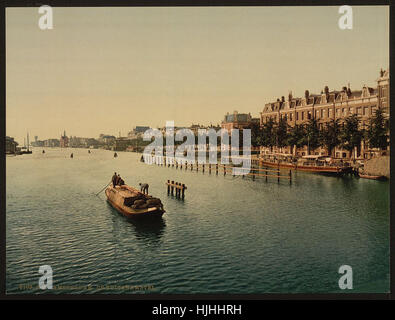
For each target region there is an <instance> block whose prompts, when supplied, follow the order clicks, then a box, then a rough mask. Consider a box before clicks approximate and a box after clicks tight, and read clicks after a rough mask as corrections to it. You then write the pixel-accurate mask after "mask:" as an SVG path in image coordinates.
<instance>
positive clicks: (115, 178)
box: [111, 172, 117, 187]
mask: <svg viewBox="0 0 395 320" xmlns="http://www.w3.org/2000/svg"><path fill="white" fill-rule="evenodd" d="M111 181H112V186H113V187H115V186H116V185H117V173H116V172H114V175H113V176H112V179H111Z"/></svg>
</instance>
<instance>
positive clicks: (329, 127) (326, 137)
mask: <svg viewBox="0 0 395 320" xmlns="http://www.w3.org/2000/svg"><path fill="white" fill-rule="evenodd" d="M340 131H341V128H340V125H339V120H337V119H336V120H331V121H330V122H328V123H327V124H326V126H325V127H323V128H322V130H321V131H320V145H321V146H323V147H325V148H326V149H327V150H328V154H329V155H332V151H333V149H334V148H335V147H336V146H338V145H339V144H340Z"/></svg>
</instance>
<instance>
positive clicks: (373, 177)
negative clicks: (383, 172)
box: [359, 173, 387, 180]
mask: <svg viewBox="0 0 395 320" xmlns="http://www.w3.org/2000/svg"><path fill="white" fill-rule="evenodd" d="M359 177H360V178H363V179H370V180H387V177H385V176H372V175H369V174H363V173H360V174H359Z"/></svg>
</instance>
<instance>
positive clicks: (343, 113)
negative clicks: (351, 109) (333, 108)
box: [342, 108, 346, 116]
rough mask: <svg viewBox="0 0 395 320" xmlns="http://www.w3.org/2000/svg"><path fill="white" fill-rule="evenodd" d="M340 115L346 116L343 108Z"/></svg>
mask: <svg viewBox="0 0 395 320" xmlns="http://www.w3.org/2000/svg"><path fill="white" fill-rule="evenodd" d="M342 115H343V116H345V115H346V114H345V109H344V108H343V109H342Z"/></svg>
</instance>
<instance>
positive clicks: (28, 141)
mask: <svg viewBox="0 0 395 320" xmlns="http://www.w3.org/2000/svg"><path fill="white" fill-rule="evenodd" d="M27 151H29V132H28V133H27Z"/></svg>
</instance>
